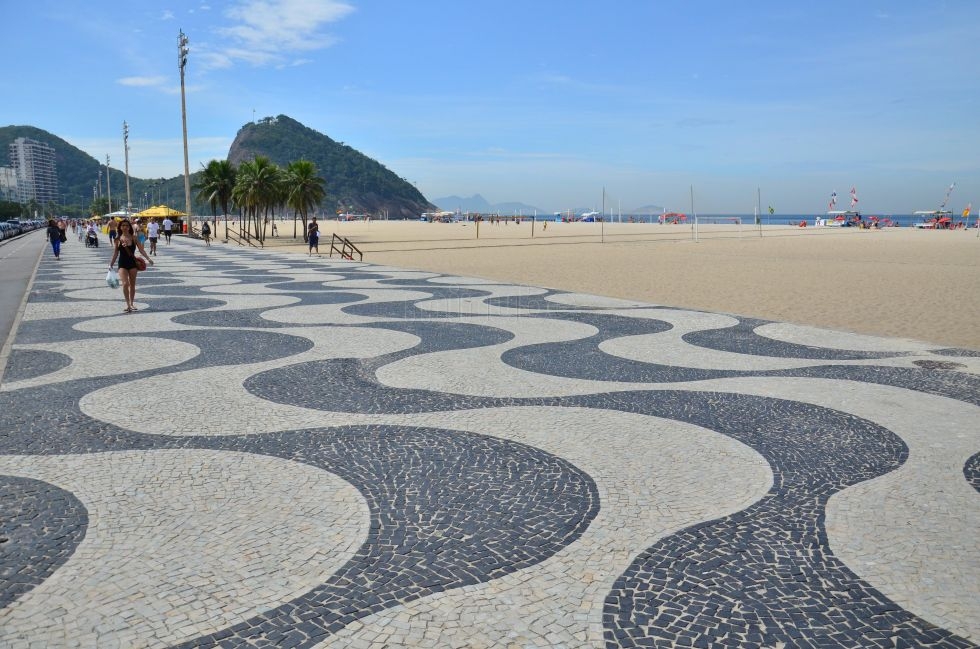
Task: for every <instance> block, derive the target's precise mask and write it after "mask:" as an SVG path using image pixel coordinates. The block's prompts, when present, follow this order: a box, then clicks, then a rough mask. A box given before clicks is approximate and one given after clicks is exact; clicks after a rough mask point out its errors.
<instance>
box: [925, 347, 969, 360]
mask: <svg viewBox="0 0 980 649" xmlns="http://www.w3.org/2000/svg"><path fill="white" fill-rule="evenodd" d="M931 353H933V354H937V355H939V356H962V357H964V358H980V350H976V349H956V348H950V349H933V350H931Z"/></svg>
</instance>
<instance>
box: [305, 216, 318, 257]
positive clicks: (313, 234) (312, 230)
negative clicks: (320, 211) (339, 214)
mask: <svg viewBox="0 0 980 649" xmlns="http://www.w3.org/2000/svg"><path fill="white" fill-rule="evenodd" d="M306 234H307V235H308V237H309V240H310V252H309V254H308V255H307V256H308V257H309V256H312V255H313V251H314V250H316V256H317V257H319V256H320V226H319V225H317V222H316V217H315V216H314V217H313V219H312V220H311V221H310V225H309V227H308V228H307V231H306Z"/></svg>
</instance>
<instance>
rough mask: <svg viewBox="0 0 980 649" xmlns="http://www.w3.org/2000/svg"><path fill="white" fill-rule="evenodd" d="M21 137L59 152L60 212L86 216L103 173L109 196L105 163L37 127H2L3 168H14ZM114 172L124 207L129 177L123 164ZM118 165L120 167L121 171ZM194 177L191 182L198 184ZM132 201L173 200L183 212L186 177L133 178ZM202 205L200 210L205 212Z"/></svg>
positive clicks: (118, 202) (115, 193) (117, 202)
mask: <svg viewBox="0 0 980 649" xmlns="http://www.w3.org/2000/svg"><path fill="white" fill-rule="evenodd" d="M19 137H26V138H30V139H32V140H37V141H38V142H44V143H45V144H47V145H49V146H51V147H53V148H54V150H55V165H56V167H57V171H58V196H59V197H60V203H61V207H62V208H63V209H60V210H59V211H60V212H62V213H64V214H68V215H78V216H84V215H87V214H88V208H89V206H90V205H91V204H92V198H93V191H92V190H93V188H94V187H95V186H96V185H97V184H98V182H99V169H100V168H101V169H102V176H103V177H102V194H103V196H104V195H105V193H106V179H105V160H104V159H103V160H96V159H95V158H93V157H92V156H90V155H89V154H87V153H85V152H84V151H82V150H81V149H79V148H77V147H74V146H72V145H71V144H69V143H68V142H66V141H65V140H63V139H61V138H60V137H58V136H57V135H52V134H51V133H49V132H47V131H44V130H42V129H39V128H35V127H33V126H4V127H0V166H7V165H9V164H10V160H9V156H8V154H7V151H8V147H9V145H10V143H11V142H13V141H14V140H16V139H17V138H19ZM110 162H111V164H112V170H111V177H110V180H109V189H110V190H111V193H112V204H113V206H122V205H124V204H125V202H126V174H125V172H124V171H123V169H122V167H123V166H124V161H123V160H111V161H110ZM117 165H118V167H117ZM195 175H196V174H191V182H194V181H195ZM129 191H130V197H131V200H132V202H133V206H134V207H140V206H141V205H143V204H145V203H150V204H153V205H156V204H158V203H166V202H167V198H168V196H169V199H170V204H171V205H172V206H173V207H177V208H179V209H183V204H184V177H183V175H180V176H177V177H175V178H151V179H143V178H135V177H133V176H130V178H129ZM205 207H206V206H204V205H201V206H199V208H198V209H200V210H203V209H205Z"/></svg>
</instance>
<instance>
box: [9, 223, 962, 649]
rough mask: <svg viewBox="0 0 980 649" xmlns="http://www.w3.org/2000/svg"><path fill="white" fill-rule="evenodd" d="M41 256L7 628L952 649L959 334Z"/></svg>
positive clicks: (462, 288)
mask: <svg viewBox="0 0 980 649" xmlns="http://www.w3.org/2000/svg"><path fill="white" fill-rule="evenodd" d="M160 248H161V250H160V254H159V256H158V257H157V258H156V260H157V265H156V266H155V267H154V268H152V269H151V270H149V271H147V272H144V273H141V274H140V278H139V286H138V290H137V304H138V307H139V309H138V311H136V312H134V313H122V308H123V306H124V303H123V300H122V298H121V295H120V293H119V290H118V289H111V288H108V287H107V286H106V285H105V281H104V274H105V268H106V263H107V257H108V251H107V250H106V249H105V248H104V247H103V248H101V249H87V248H80V247H78V246H73V245H70V244H69V245H68V246H66V250H65V253H64V254H63V258H62V260H60V261H57V260H55V259H53V258H52V257H51V255H50V253H49V252H47V251H46V252H45V254H44V257H43V259H42V261H41V263H40V266H39V268H38V272H37V275H36V278H35V281H34V282H33V284H32V286H31V289H30V294H29V298H28V301H27V303H26V307H25V311H24V314H23V318H22V320H21V322H20V325H19V328H18V329H17V333H16V337H15V339H14V340H13V345H12V350H11V353H10V357H9V361H8V364H7V367H6V371H5V373H4V376H3V381H2V384H0V646H2V647H35V646H44V647H170V646H176V647H310V648H313V647H315V648H317V649H320V648H326V647H331V648H339V647H355V648H359V647H364V648H368V647H379V648H380V647H522V648H524V647H609V648H612V647H677V646H688V647H889V648H895V647H976V646H978V643H980V593H978V588H980V535H978V534H977V530H978V529H980V376H978V374H980V353H978V352H975V351H969V350H961V349H948V348H942V347H938V346H935V345H929V344H925V343H921V342H916V341H910V340H896V339H884V338H877V337H870V336H862V335H856V334H848V333H841V332H832V331H827V330H822V329H816V328H812V327H805V326H800V325H792V324H786V323H777V322H766V321H761V320H754V319H748V318H742V317H737V316H732V315H725V314H718V313H706V312H695V311H687V310H681V309H676V308H669V307H666V306H660V305H653V304H642V303H637V302H630V301H624V300H614V299H608V298H603V297H599V296H591V295H583V294H574V293H566V292H559V291H553V290H547V289H541V288H535V287H529V286H518V285H505V284H500V283H496V282H493V281H489V280H481V279H474V278H464V277H454V276H447V275H440V274H434V273H426V272H419V271H410V270H404V269H398V268H391V267H385V266H378V265H371V264H368V263H360V262H351V261H345V260H337V259H327V258H316V257H314V258H309V257H307V256H305V255H297V254H287V253H281V252H274V251H258V250H243V249H240V248H229V247H226V246H221V245H215V246H213V247H210V248H205V247H203V245H201V244H200V243H199V242H194V241H189V240H183V239H181V240H175V241H174V243H173V244H172V245H169V246H166V245H161V246H160Z"/></svg>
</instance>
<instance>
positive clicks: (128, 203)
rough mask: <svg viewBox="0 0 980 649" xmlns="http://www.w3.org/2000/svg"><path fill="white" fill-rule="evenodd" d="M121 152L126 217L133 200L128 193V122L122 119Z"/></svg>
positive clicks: (131, 209)
mask: <svg viewBox="0 0 980 649" xmlns="http://www.w3.org/2000/svg"><path fill="white" fill-rule="evenodd" d="M123 154H124V155H125V162H126V218H129V215H130V213H131V212H132V211H133V200H132V199H131V198H130V195H129V124H127V123H126V122H125V121H123Z"/></svg>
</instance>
